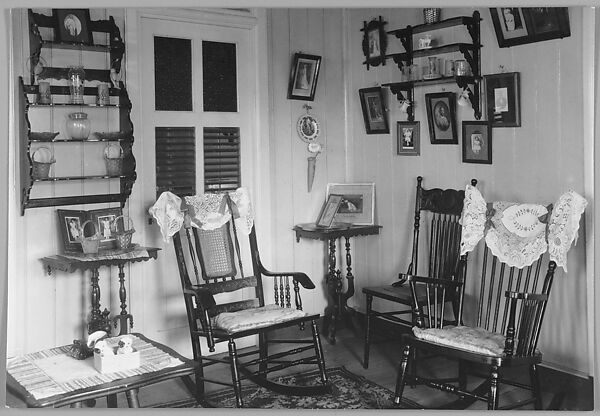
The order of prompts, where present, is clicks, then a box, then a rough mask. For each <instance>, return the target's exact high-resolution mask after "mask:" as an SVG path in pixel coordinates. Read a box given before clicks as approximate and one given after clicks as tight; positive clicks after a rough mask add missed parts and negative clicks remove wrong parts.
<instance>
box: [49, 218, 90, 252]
mask: <svg viewBox="0 0 600 416" xmlns="http://www.w3.org/2000/svg"><path fill="white" fill-rule="evenodd" d="M56 213H57V215H58V228H59V229H60V235H61V237H62V243H63V251H64V252H65V253H80V252H81V251H82V248H81V242H79V241H78V240H77V238H78V237H79V232H80V228H81V226H82V225H83V223H84V222H85V221H86V219H87V216H86V212H85V211H81V210H67V209H57V210H56Z"/></svg>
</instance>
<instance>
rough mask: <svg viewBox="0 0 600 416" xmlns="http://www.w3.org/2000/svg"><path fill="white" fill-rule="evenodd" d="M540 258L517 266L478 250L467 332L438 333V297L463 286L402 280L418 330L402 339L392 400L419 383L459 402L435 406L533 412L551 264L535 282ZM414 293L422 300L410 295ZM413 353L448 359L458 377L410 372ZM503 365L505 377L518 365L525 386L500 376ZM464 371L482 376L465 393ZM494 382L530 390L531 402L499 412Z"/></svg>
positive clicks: (441, 318) (539, 403)
mask: <svg viewBox="0 0 600 416" xmlns="http://www.w3.org/2000/svg"><path fill="white" fill-rule="evenodd" d="M480 244H483V243H480ZM545 257H546V256H545V255H544V256H542V257H540V259H538V260H537V261H536V262H534V263H533V264H532V265H530V266H528V267H525V268H522V269H517V268H516V267H509V266H508V265H506V264H504V263H501V262H500V260H499V259H498V258H497V257H495V256H493V255H492V254H491V251H490V250H489V249H488V247H487V246H486V247H485V249H484V253H483V268H482V274H481V279H480V282H481V284H480V288H479V301H478V304H477V309H476V311H475V312H476V321H475V322H474V324H473V326H472V327H465V326H460V327H454V328H448V327H445V328H444V329H442V327H443V322H444V313H445V311H444V308H443V305H444V302H443V299H444V298H445V297H447V296H449V295H452V294H455V293H464V290H461V286H462V285H463V283H464V282H462V281H448V280H441V279H431V278H428V277H419V276H407V278H408V281H409V282H410V288H411V293H412V296H413V301H414V305H415V316H416V324H417V327H418V329H414V330H413V331H414V332H415V334H416V335H418V336H415V334H403V336H402V341H403V345H404V349H403V354H402V359H401V362H400V368H399V372H398V379H397V384H396V393H395V400H394V401H395V403H396V404H399V403H400V400H401V398H402V395H403V392H404V388H405V386H406V385H407V384H409V385H416V384H424V385H426V386H429V387H432V388H435V389H439V390H442V391H445V392H449V393H454V394H456V395H458V396H459V397H460V398H459V399H458V400H457V401H455V402H453V403H450V404H448V405H445V406H442V407H440V408H443V409H459V408H466V407H468V406H469V405H471V404H473V403H474V402H475V401H476V400H481V401H485V402H487V407H488V409H490V410H492V409H513V408H516V407H522V406H524V405H526V404H530V403H534V406H535V408H536V409H541V408H542V400H541V392H540V382H539V380H538V372H537V365H538V364H540V363H541V362H542V354H541V352H540V351H538V350H537V349H536V347H537V342H538V339H539V335H540V329H541V326H542V320H543V318H544V312H545V308H546V303H547V301H548V296H549V294H550V289H551V287H552V280H553V277H554V271H555V269H556V263H555V262H554V261H547V271H546V274H545V277H544V278H543V279H540V271H541V270H542V264H544V263H545V261H544V258H545ZM422 291H425V292H426V293H427V294H428V296H417V295H416V294H417V293H422ZM440 300H442V301H440ZM423 310H426V311H427V314H426V315H425V314H423V313H422V311H423ZM462 312H463V296H461V297H460V302H459V321H462ZM465 338H470V341H469V342H466V341H465ZM415 350H416V351H425V352H429V353H433V354H436V355H441V356H444V357H446V358H449V359H451V360H453V361H456V362H457V363H458V376H457V377H456V378H446V379H434V378H430V377H429V378H427V377H421V376H417V375H416V374H417V369H416V367H418V364H419V363H418V359H417V360H415V359H414V357H415V354H414V351H415ZM416 356H417V357H418V355H416ZM413 361H414V362H413ZM413 366H414V368H412V367H413ZM409 368H411V370H412V371H409V370H408V369H409ZM509 368H512V369H513V370H512V373H515V370H514V369H515V368H516V369H517V371H518V368H521V369H522V370H524V371H525V376H527V377H526V378H530V379H531V382H530V383H527V380H525V381H523V379H522V378H523V372H522V371H521V373H520V374H512V376H513V377H512V378H511V379H508V378H505V373H506V372H507V370H508V369H509ZM482 369H483V370H482ZM467 374H477V375H479V376H481V377H483V378H484V382H483V383H482V384H480V385H479V386H477V387H476V388H471V390H470V391H468V390H467ZM519 375H520V376H521V377H519ZM500 384H509V385H512V386H515V387H518V388H524V389H527V390H531V391H532V393H533V394H532V397H531V398H529V399H525V400H521V401H519V402H516V403H512V404H508V405H505V406H503V407H499V394H498V390H499V385H500Z"/></svg>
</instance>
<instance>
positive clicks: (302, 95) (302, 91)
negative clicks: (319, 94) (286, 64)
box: [287, 53, 321, 101]
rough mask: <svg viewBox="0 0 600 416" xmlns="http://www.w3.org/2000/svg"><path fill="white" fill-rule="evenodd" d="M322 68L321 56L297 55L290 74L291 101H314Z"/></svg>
mask: <svg viewBox="0 0 600 416" xmlns="http://www.w3.org/2000/svg"><path fill="white" fill-rule="evenodd" d="M320 67H321V57H320V56H317V55H306V54H303V53H296V54H295V55H294V63H293V64H292V70H291V72H290V81H289V84H288V96H287V98H288V99H291V100H308V101H312V100H314V98H315V91H316V89H317V80H318V79H319V68H320Z"/></svg>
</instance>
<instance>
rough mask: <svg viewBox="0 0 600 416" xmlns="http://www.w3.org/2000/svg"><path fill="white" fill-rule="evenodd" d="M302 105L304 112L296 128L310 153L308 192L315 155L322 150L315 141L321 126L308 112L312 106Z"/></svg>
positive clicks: (313, 170) (314, 165) (311, 180)
mask: <svg viewBox="0 0 600 416" xmlns="http://www.w3.org/2000/svg"><path fill="white" fill-rule="evenodd" d="M303 107H304V108H305V109H306V114H304V115H302V116H300V118H299V119H298V122H297V123H296V130H297V131H298V135H299V136H300V138H301V139H302V141H304V142H305V143H308V146H307V148H308V151H309V152H310V153H311V154H312V155H311V156H309V157H308V159H307V162H308V167H307V185H308V192H310V191H311V190H312V184H313V181H314V179H315V170H316V164H317V156H318V155H319V153H321V150H322V146H321V144H320V143H318V142H317V141H316V140H317V139H318V138H319V134H320V133H321V126H320V125H319V121H318V120H317V119H316V118H315V117H314V116H313V115H312V114H309V110H310V109H311V108H312V107H311V106H310V105H308V104H304V106H303Z"/></svg>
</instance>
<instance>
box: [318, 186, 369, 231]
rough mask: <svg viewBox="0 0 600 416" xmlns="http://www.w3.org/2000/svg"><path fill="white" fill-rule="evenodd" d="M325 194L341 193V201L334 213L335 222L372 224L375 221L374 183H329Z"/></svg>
mask: <svg viewBox="0 0 600 416" xmlns="http://www.w3.org/2000/svg"><path fill="white" fill-rule="evenodd" d="M327 195H341V196H342V201H341V202H340V206H339V208H338V210H337V213H336V214H335V221H336V222H347V223H352V224H356V225H373V224H374V222H375V217H374V215H375V184H374V183H330V184H327Z"/></svg>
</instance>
